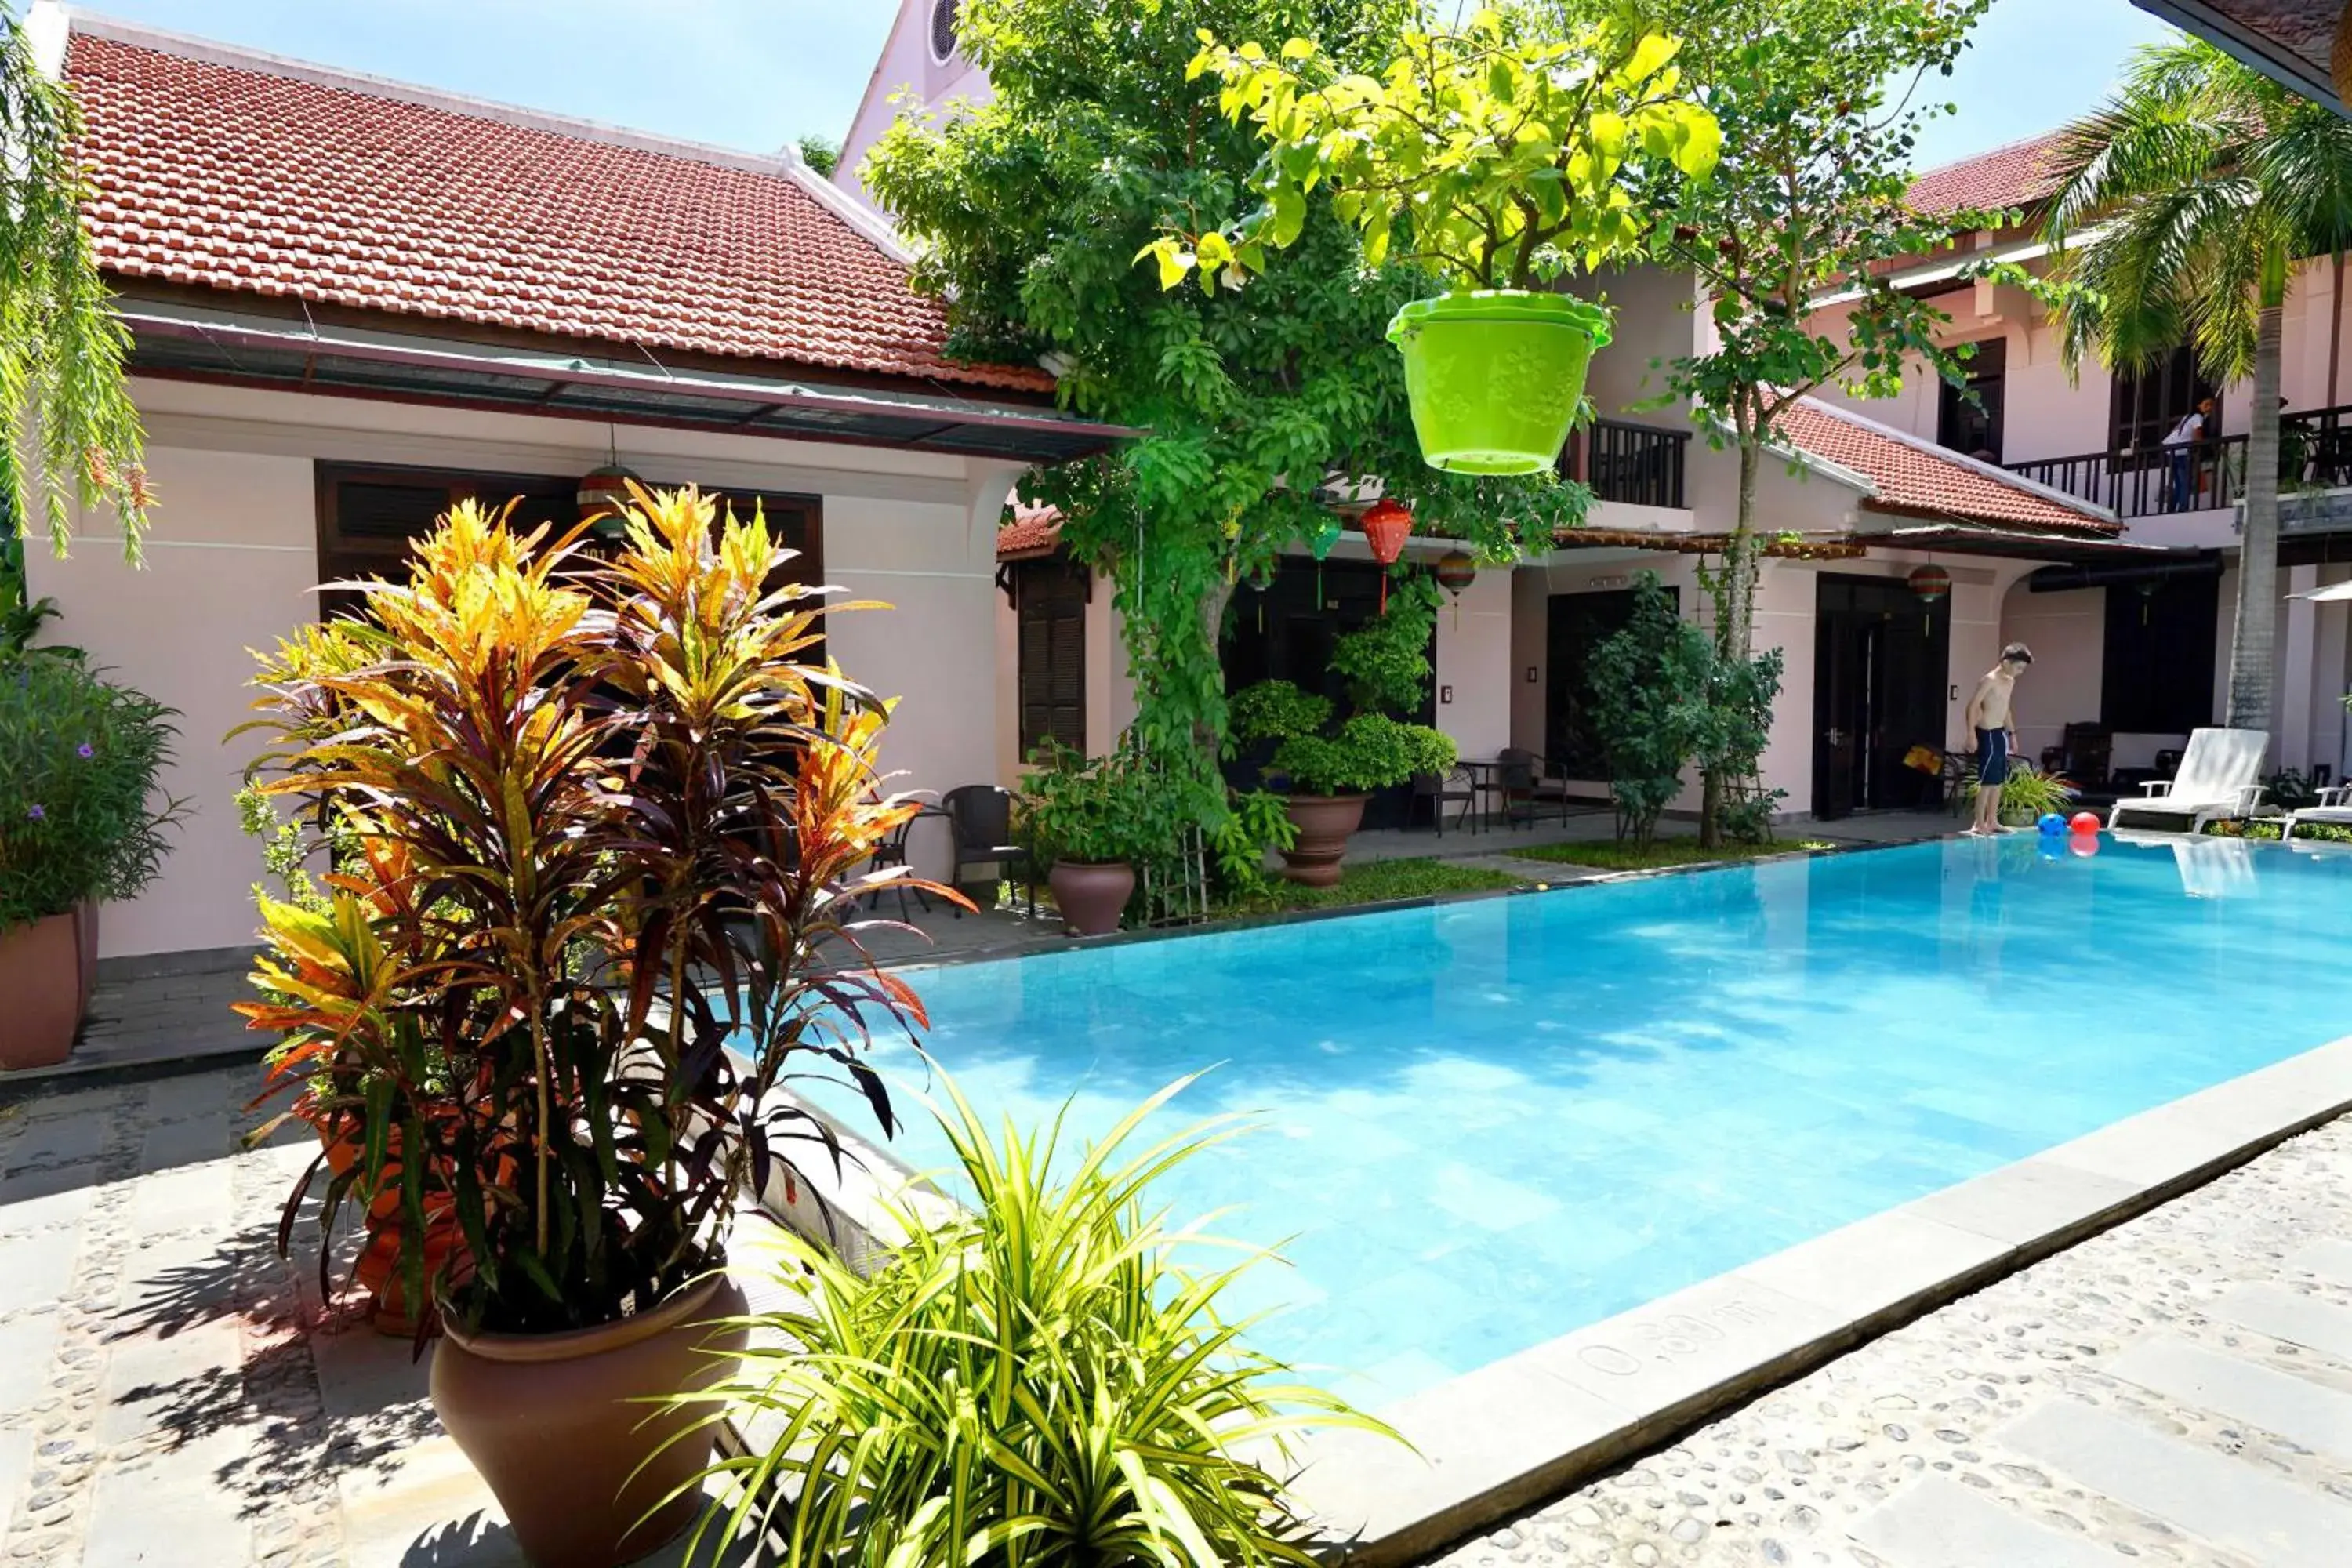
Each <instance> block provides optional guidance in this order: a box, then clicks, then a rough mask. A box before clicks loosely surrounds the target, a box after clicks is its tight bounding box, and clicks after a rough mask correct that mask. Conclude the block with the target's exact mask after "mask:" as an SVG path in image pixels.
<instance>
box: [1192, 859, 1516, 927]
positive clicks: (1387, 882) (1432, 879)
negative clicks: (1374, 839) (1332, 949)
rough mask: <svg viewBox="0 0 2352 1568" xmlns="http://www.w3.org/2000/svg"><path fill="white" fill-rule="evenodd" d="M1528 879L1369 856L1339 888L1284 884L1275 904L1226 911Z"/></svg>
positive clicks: (1325, 905)
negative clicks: (1371, 858) (1369, 858)
mask: <svg viewBox="0 0 2352 1568" xmlns="http://www.w3.org/2000/svg"><path fill="white" fill-rule="evenodd" d="M1527 885H1528V884H1527V879H1526V878H1523V877H1514V876H1512V875H1511V874H1510V873H1509V872H1507V871H1490V870H1488V869H1486V868H1485V867H1483V866H1457V865H1455V864H1454V863H1453V862H1452V861H1450V860H1431V859H1412V860H1366V861H1363V862H1361V863H1360V864H1357V865H1348V866H1342V867H1340V868H1339V885H1338V886H1337V887H1330V888H1302V887H1300V886H1298V885H1297V883H1295V882H1284V883H1282V884H1280V886H1279V887H1278V888H1277V889H1276V893H1275V897H1274V899H1273V900H1272V901H1271V902H1258V903H1251V904H1229V905H1226V906H1224V907H1223V908H1221V909H1219V910H1217V913H1218V914H1220V915H1252V914H1265V913H1268V912H1270V911H1274V910H1336V909H1345V908H1346V907H1348V906H1349V905H1350V904H1385V903H1392V902H1394V901H1396V900H1400V899H1426V898H1430V897H1433V896H1434V895H1436V894H1438V893H1491V892H1494V891H1496V890H1497V889H1504V888H1524V887H1526V886H1527Z"/></svg>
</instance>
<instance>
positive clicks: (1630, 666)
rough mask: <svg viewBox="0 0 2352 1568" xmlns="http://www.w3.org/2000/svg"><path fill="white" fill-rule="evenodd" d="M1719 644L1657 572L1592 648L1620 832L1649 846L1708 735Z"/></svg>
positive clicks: (1597, 715)
mask: <svg viewBox="0 0 2352 1568" xmlns="http://www.w3.org/2000/svg"><path fill="white" fill-rule="evenodd" d="M1713 661H1714V650H1713V647H1712V645H1711V644H1710V643H1709V642H1708V641H1707V637H1706V633H1704V632H1702V631H1700V630H1699V629H1698V628H1697V627H1696V626H1692V625H1690V624H1689V623H1688V622H1686V621H1685V620H1684V619H1683V618H1682V616H1680V615H1679V614H1677V613H1676V611H1675V605H1674V603H1673V601H1672V600H1670V599H1668V598H1667V597H1666V594H1665V590H1664V589H1663V588H1661V587H1659V586H1658V579H1657V575H1656V574H1654V573H1647V572H1645V573H1643V574H1642V575H1641V577H1640V578H1639V579H1637V580H1636V582H1635V584H1634V587H1633V617H1632V618H1631V619H1630V620H1628V621H1627V622H1626V623H1625V625H1624V626H1623V627H1622V628H1621V629H1620V630H1619V631H1618V632H1617V634H1616V635H1615V636H1614V637H1611V638H1609V640H1608V641H1606V642H1604V643H1602V644H1601V646H1600V647H1597V648H1595V649H1593V651H1592V658H1591V663H1590V665H1589V667H1588V670H1589V679H1591V684H1592V726H1593V729H1594V731H1595V732H1596V734H1597V737H1598V739H1599V740H1600V742H1601V755H1602V757H1603V758H1604V759H1605V760H1606V762H1607V763H1608V767H1609V796H1610V799H1611V800H1612V802H1613V803H1614V804H1615V805H1616V808H1617V837H1618V839H1619V841H1620V842H1623V841H1626V840H1629V839H1630V840H1631V841H1632V842H1633V845H1634V847H1637V848H1641V849H1647V848H1648V847H1650V845H1651V843H1652V842H1653V841H1654V839H1655V838H1656V837H1657V832H1658V818H1659V817H1660V816H1662V815H1664V812H1665V809H1666V807H1667V806H1668V805H1671V804H1672V803H1673V801H1674V798H1675V795H1678V794H1680V793H1681V791H1682V787H1683V770H1684V769H1685V768H1686V767H1688V766H1689V765H1690V763H1691V761H1692V759H1694V758H1695V757H1696V756H1697V755H1698V752H1699V747H1700V745H1701V743H1702V742H1704V741H1705V740H1706V737H1707V732H1708V724H1709V722H1710V719H1711V710H1710V709H1709V707H1708V704H1707V700H1706V695H1707V693H1706V683H1707V679H1708V675H1709V672H1710V669H1711V667H1712V665H1713Z"/></svg>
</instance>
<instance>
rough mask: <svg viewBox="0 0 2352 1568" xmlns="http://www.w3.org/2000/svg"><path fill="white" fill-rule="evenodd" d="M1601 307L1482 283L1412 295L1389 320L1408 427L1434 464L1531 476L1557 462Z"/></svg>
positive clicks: (1596, 341)
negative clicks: (1426, 296) (1428, 296)
mask: <svg viewBox="0 0 2352 1568" xmlns="http://www.w3.org/2000/svg"><path fill="white" fill-rule="evenodd" d="M1609 321H1610V318H1609V312H1608V311H1607V310H1604V309H1603V308H1601V306H1599V305H1594V304H1589V303H1587V302H1586V301H1584V300H1578V299H1575V298H1572V297H1571V296H1570V295H1567V294H1552V293H1534V292H1529V291H1528V290H1526V289H1479V290H1476V291H1475V292H1465V293H1460V294H1446V295H1442V296H1440V297H1439V298H1437V299H1434V300H1414V301H1413V302H1412V304H1410V305H1407V306H1406V307H1405V308H1404V309H1403V310H1399V311H1398V312H1397V313H1396V320H1394V321H1391V322H1390V323H1389V342H1392V343H1394V344H1396V346H1397V349H1398V351H1399V352H1400V353H1402V354H1403V355H1404V387H1405V394H1406V395H1407V396H1408V397H1409V398H1411V399H1412V427H1413V432H1414V434H1416V435H1417V436H1419V437H1421V455H1422V458H1423V460H1424V461H1426V462H1427V463H1428V464H1429V466H1430V467H1431V468H1444V469H1448V470H1450V471H1451V472H1454V473H1457V474H1533V473H1539V472H1541V471H1542V470H1544V469H1545V468H1550V467H1551V466H1552V465H1553V464H1554V463H1556V462H1558V461H1559V452H1560V448H1561V447H1565V446H1566V445H1567V444H1568V427H1569V426H1570V423H1571V422H1572V421H1573V420H1574V419H1575V417H1576V406H1577V404H1578V402H1579V401H1580V400H1581V399H1582V397H1583V396H1584V372H1585V367H1586V366H1588V365H1590V364H1591V363H1592V355H1593V352H1594V351H1595V350H1597V349H1602V348H1606V347H1607V346H1608V344H1609Z"/></svg>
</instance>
